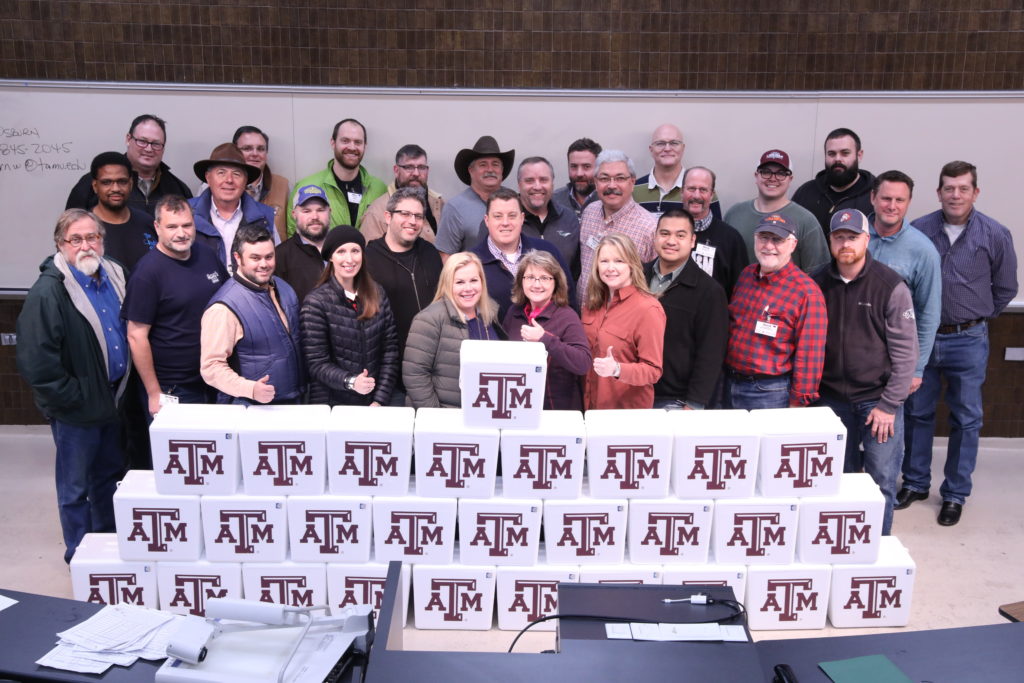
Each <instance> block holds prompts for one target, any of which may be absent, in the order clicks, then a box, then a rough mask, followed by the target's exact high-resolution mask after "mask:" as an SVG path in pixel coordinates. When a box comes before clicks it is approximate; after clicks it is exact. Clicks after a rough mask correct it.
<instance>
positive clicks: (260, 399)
mask: <svg viewBox="0 0 1024 683" xmlns="http://www.w3.org/2000/svg"><path fill="white" fill-rule="evenodd" d="M275 393H277V390H276V389H274V385H273V384H270V375H263V377H260V378H259V379H258V380H256V385H255V386H254V387H253V388H252V400H254V401H256V402H257V403H270V402H271V401H273V400H274V394H275Z"/></svg>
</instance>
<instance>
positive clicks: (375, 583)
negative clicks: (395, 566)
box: [327, 562, 412, 628]
mask: <svg viewBox="0 0 1024 683" xmlns="http://www.w3.org/2000/svg"><path fill="white" fill-rule="evenodd" d="M387 577H388V565H387V564H383V563H380V562H366V563H364V564H335V563H328V564H327V600H328V601H329V602H330V603H331V609H332V610H333V609H345V608H346V607H351V606H352V605H370V606H371V607H373V616H374V619H376V618H377V617H378V615H379V614H380V606H381V602H382V601H383V600H384V584H385V582H386V581H385V580H386V579H387ZM411 589H412V569H411V567H410V565H407V564H403V565H402V586H401V592H400V593H399V595H398V599H399V600H401V601H402V604H403V605H404V607H403V608H402V628H405V625H406V622H408V620H409V597H410V596H411V595H412V590H411Z"/></svg>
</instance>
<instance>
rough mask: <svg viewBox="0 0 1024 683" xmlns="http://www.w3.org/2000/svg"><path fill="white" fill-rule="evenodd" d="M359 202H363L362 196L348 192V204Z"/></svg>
mask: <svg viewBox="0 0 1024 683" xmlns="http://www.w3.org/2000/svg"><path fill="white" fill-rule="evenodd" d="M361 201H363V195H361V194H357V193H355V192H349V193H348V203H349V204H358V203H359V202H361Z"/></svg>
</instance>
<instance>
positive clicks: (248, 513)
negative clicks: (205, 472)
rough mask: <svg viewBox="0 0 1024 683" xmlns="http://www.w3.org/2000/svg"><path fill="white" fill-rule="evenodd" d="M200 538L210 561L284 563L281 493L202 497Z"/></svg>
mask: <svg viewBox="0 0 1024 683" xmlns="http://www.w3.org/2000/svg"><path fill="white" fill-rule="evenodd" d="M201 507H202V510H203V537H204V539H205V540H206V559H208V560H210V561H211V562H284V560H285V558H286V557H287V555H288V519H287V517H288V513H287V510H286V509H285V497H284V496H247V495H244V494H238V495H235V496H203V500H202V505H201Z"/></svg>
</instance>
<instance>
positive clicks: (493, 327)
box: [402, 251, 507, 408]
mask: <svg viewBox="0 0 1024 683" xmlns="http://www.w3.org/2000/svg"><path fill="white" fill-rule="evenodd" d="M497 315H498V307H497V305H496V304H495V303H494V301H493V300H492V299H491V298H490V297H489V296H487V281H486V280H485V279H484V268H483V265H482V264H481V263H480V259H479V258H478V257H477V256H476V255H475V254H471V253H469V252H466V251H463V252H460V253H458V254H452V255H451V256H449V257H448V260H447V261H446V262H445V264H444V268H442V269H441V278H440V280H439V281H438V283H437V293H436V294H435V295H434V301H433V303H431V304H430V305H429V306H427V307H426V308H424V309H423V310H422V311H420V312H419V313H417V314H416V317H415V318H413V320H412V326H411V327H410V328H409V337H408V339H407V341H406V344H405V357H404V360H403V361H402V380H403V382H404V383H405V391H406V394H407V395H408V399H409V403H410V404H411V405H412V406H413V407H414V408H460V407H462V394H461V392H460V391H459V352H460V350H461V347H462V341H463V340H464V339H507V335H506V334H505V331H504V330H503V329H502V328H501V325H500V324H498V321H497V320H496V318H497Z"/></svg>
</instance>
